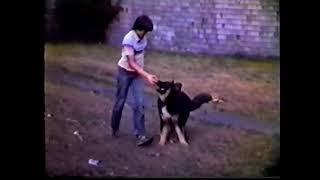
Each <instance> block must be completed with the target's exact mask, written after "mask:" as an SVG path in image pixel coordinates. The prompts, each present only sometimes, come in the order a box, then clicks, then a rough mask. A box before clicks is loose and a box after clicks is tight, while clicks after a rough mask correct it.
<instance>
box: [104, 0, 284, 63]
mask: <svg viewBox="0 0 320 180" xmlns="http://www.w3.org/2000/svg"><path fill="white" fill-rule="evenodd" d="M114 2H118V3H119V2H120V4H121V6H122V7H123V8H124V10H123V11H122V12H121V13H120V14H119V17H118V19H116V20H115V21H114V22H113V24H112V25H111V26H110V28H109V29H108V30H107V32H106V34H107V37H108V38H107V43H108V44H110V45H112V46H116V47H120V46H121V40H122V38H123V36H124V35H125V34H126V33H127V32H128V31H129V30H130V28H131V26H132V24H133V22H134V20H135V18H136V17H137V16H139V15H141V14H147V15H149V16H150V17H151V18H152V20H153V22H154V25H155V28H154V31H153V32H152V36H151V37H150V39H149V48H150V49H153V50H161V51H169V52H178V53H193V54H207V55H244V56H247V57H250V56H259V57H276V58H278V57H279V56H280V52H279V29H280V23H279V18H280V15H279V0H122V1H117V0H114Z"/></svg>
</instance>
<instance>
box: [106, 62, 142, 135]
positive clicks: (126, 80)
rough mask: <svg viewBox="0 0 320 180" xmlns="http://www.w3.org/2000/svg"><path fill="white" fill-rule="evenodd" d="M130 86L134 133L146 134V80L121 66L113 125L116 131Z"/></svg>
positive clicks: (113, 112) (112, 119)
mask: <svg viewBox="0 0 320 180" xmlns="http://www.w3.org/2000/svg"><path fill="white" fill-rule="evenodd" d="M129 87H131V92H132V95H133V100H134V101H133V107H132V110H133V123H134V134H135V135H145V125H144V105H143V94H144V82H143V80H142V79H141V77H140V76H139V75H138V74H137V73H135V72H130V71H127V70H125V69H123V68H121V67H119V68H118V75H117V92H116V101H115V104H114V106H113V111H112V117H111V127H112V129H113V130H114V131H118V130H119V126H120V120H121V116H122V110H123V107H124V104H125V102H126V99H127V95H128V91H129Z"/></svg>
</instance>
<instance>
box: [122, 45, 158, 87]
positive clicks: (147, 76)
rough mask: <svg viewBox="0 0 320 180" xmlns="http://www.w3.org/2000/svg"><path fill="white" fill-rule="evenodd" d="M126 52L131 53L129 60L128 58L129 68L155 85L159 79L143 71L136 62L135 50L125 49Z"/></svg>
mask: <svg viewBox="0 0 320 180" xmlns="http://www.w3.org/2000/svg"><path fill="white" fill-rule="evenodd" d="M123 48H124V51H126V52H129V53H128V54H127V58H128V64H129V66H130V67H131V68H132V69H134V70H135V71H136V72H137V73H138V74H139V75H140V76H142V77H143V78H145V79H146V80H147V81H148V82H149V83H150V84H152V85H154V84H155V83H156V82H157V81H158V79H157V77H156V76H155V75H152V74H150V73H148V72H146V71H145V70H143V69H142V68H141V67H140V66H139V65H138V64H137V63H136V61H135V60H134V55H133V52H134V50H133V49H132V48H131V47H127V46H125V47H123Z"/></svg>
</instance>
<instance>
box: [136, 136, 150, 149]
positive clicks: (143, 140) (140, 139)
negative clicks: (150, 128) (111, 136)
mask: <svg viewBox="0 0 320 180" xmlns="http://www.w3.org/2000/svg"><path fill="white" fill-rule="evenodd" d="M136 137H137V146H146V145H149V144H151V143H152V141H153V138H152V137H147V136H141V135H140V136H136Z"/></svg>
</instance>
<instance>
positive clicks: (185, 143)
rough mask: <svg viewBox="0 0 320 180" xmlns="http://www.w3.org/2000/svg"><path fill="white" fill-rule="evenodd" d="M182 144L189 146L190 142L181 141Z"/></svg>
mask: <svg viewBox="0 0 320 180" xmlns="http://www.w3.org/2000/svg"><path fill="white" fill-rule="evenodd" d="M181 144H182V145H184V146H189V143H187V142H181Z"/></svg>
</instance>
